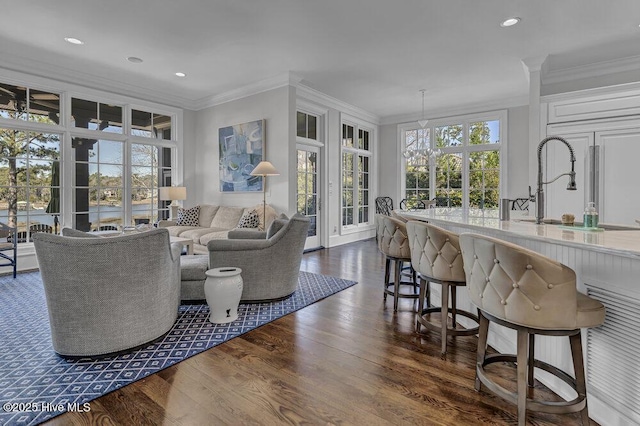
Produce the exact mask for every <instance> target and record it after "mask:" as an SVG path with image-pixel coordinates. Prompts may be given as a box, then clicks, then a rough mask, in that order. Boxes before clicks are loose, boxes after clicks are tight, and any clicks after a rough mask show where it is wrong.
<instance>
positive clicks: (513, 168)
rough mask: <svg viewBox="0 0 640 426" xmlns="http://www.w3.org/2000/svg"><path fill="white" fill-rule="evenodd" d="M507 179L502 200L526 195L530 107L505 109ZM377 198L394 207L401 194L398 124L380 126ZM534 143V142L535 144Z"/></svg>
mask: <svg viewBox="0 0 640 426" xmlns="http://www.w3.org/2000/svg"><path fill="white" fill-rule="evenodd" d="M507 113H508V137H507V143H508V144H509V146H508V150H507V152H508V163H507V167H508V174H509V176H508V178H507V194H502V196H503V197H504V198H517V197H524V196H526V195H527V190H528V189H527V188H528V186H529V183H528V182H529V176H528V175H529V151H528V150H529V107H528V106H527V105H524V106H519V107H513V108H508V110H507ZM379 141H380V142H379V147H380V149H379V152H380V155H379V156H378V161H379V170H380V174H379V175H378V188H379V190H378V195H383V196H390V197H391V198H393V202H394V207H397V205H398V203H399V202H400V200H401V199H402V198H403V197H402V194H398V188H400V183H401V182H400V179H401V176H400V173H399V170H400V161H401V159H400V158H399V154H398V153H399V150H398V145H399V144H400V142H401V141H400V140H398V124H385V125H383V126H380V139H379ZM536 143H537V142H536Z"/></svg>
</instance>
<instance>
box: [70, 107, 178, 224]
mask: <svg viewBox="0 0 640 426" xmlns="http://www.w3.org/2000/svg"><path fill="white" fill-rule="evenodd" d="M73 101H75V99H73ZM72 105H73V102H72ZM76 105H81V106H82V107H83V114H84V117H90V118H89V119H88V120H87V119H86V118H85V119H83V120H82V123H81V124H82V126H80V127H82V128H85V129H89V130H90V132H84V133H83V134H82V136H78V135H74V137H73V140H72V144H71V146H72V149H73V155H74V157H73V158H74V162H75V174H74V194H73V200H74V201H73V221H74V225H73V226H74V228H76V229H79V230H82V231H96V230H105V229H121V228H122V227H123V226H130V225H136V224H141V223H153V222H155V221H157V220H158V219H162V218H166V217H167V216H168V203H169V202H168V201H160V200H159V199H158V188H159V187H161V186H170V185H171V174H172V163H171V158H172V149H171V147H169V146H166V142H161V141H156V140H158V139H164V138H165V137H168V138H169V137H171V128H172V126H171V120H172V118H171V117H169V116H167V115H162V114H156V113H153V112H144V111H139V110H136V109H132V110H131V117H130V119H131V123H132V126H131V130H130V131H129V132H125V133H129V134H128V135H127V134H124V135H122V136H121V137H116V136H115V135H108V134H107V133H105V132H109V130H107V129H109V128H112V129H118V128H119V127H118V125H119V123H120V122H121V121H122V120H121V115H122V108H121V107H115V106H113V105H105V104H103V103H99V102H90V101H82V102H81V103H80V102H76ZM105 107H109V108H111V109H110V110H106V109H105ZM76 111H79V110H76ZM100 111H102V115H100V114H101V112H100ZM105 111H109V115H108V116H105V115H104V113H105ZM94 112H95V114H94ZM118 114H120V115H118ZM94 116H95V117H96V118H91V117H94ZM118 117H120V118H118ZM118 120H120V121H118ZM75 123H76V124H75V127H79V126H78V118H77V117H76V118H75ZM85 123H89V125H88V126H85V125H84V124H85ZM99 123H104V124H103V125H99ZM96 124H98V125H96ZM120 128H121V127H120ZM114 133H117V130H114ZM127 142H128V143H127Z"/></svg>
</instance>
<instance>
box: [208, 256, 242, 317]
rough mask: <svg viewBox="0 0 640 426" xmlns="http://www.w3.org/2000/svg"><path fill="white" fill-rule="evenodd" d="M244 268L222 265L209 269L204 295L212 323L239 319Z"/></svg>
mask: <svg viewBox="0 0 640 426" xmlns="http://www.w3.org/2000/svg"><path fill="white" fill-rule="evenodd" d="M241 273H242V269H240V268H234V267H222V268H214V269H209V270H208V271H207V272H205V275H206V276H207V279H206V281H205V282H204V295H205V297H206V298H207V304H208V305H209V310H210V311H211V315H210V316H209V321H210V322H212V323H218V324H221V323H228V322H231V321H235V320H237V319H238V305H239V304H240V298H241V297H242V287H243V282H242V276H241V275H240V274H241Z"/></svg>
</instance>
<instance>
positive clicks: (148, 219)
mask: <svg viewBox="0 0 640 426" xmlns="http://www.w3.org/2000/svg"><path fill="white" fill-rule="evenodd" d="M161 186H171V148H166V147H159V146H154V145H148V144H132V145H131V204H132V212H133V221H134V224H135V223H153V222H155V221H156V220H158V218H160V217H161V210H163V211H166V209H167V205H168V203H169V202H168V201H159V200H158V188H159V187H161Z"/></svg>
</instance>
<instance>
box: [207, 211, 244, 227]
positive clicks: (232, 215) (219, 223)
mask: <svg viewBox="0 0 640 426" xmlns="http://www.w3.org/2000/svg"><path fill="white" fill-rule="evenodd" d="M244 210H245V209H244V207H228V206H220V208H219V209H218V211H217V212H216V215H215V217H214V218H213V220H212V221H211V225H210V227H211V228H222V229H227V230H229V229H233V228H235V227H236V225H237V224H238V221H239V220H240V217H242V214H243V213H244Z"/></svg>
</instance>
